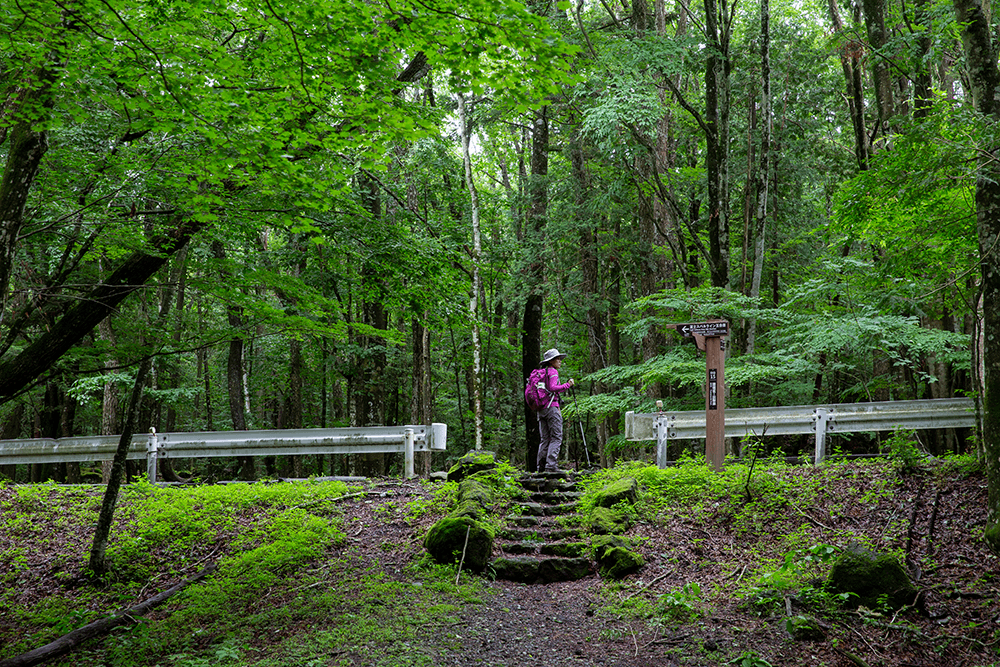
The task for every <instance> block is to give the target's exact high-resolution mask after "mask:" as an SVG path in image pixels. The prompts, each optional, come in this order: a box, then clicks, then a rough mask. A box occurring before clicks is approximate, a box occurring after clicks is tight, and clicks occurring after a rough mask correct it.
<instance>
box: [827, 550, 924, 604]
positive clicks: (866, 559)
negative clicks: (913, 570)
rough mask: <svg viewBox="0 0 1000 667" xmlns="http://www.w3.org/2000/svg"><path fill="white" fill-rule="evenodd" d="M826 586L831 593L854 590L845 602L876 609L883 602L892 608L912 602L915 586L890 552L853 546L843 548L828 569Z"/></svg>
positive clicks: (914, 595) (915, 592)
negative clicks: (882, 552)
mask: <svg viewBox="0 0 1000 667" xmlns="http://www.w3.org/2000/svg"><path fill="white" fill-rule="evenodd" d="M826 585H827V588H828V589H829V590H830V591H831V592H833V593H834V594H842V593H853V594H854V595H851V596H850V597H849V598H848V599H847V601H846V602H845V605H846V606H848V607H851V608H855V607H858V606H865V607H869V608H876V607H878V606H879V605H880V604H881V603H882V602H884V603H886V604H888V605H889V606H890V607H891V608H893V609H899V608H900V607H902V606H904V605H907V604H911V603H912V602H913V600H914V598H915V597H916V594H917V589H916V587H914V585H913V584H912V583H911V582H910V577H909V575H908V574H907V573H906V570H905V569H904V568H903V565H902V564H901V563H900V562H899V559H898V558H897V557H896V556H894V555H892V554H877V553H874V552H872V551H869V550H868V549H864V548H860V547H855V548H850V549H847V550H845V551H844V552H843V553H842V554H841V555H840V556H838V557H837V560H836V561H834V563H833V567H832V568H831V569H830V577H829V578H828V579H827V582H826Z"/></svg>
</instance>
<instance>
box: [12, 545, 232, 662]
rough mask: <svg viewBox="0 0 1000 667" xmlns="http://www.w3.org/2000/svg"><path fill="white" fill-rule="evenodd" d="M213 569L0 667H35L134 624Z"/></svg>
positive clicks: (212, 569) (208, 568)
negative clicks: (128, 624)
mask: <svg viewBox="0 0 1000 667" xmlns="http://www.w3.org/2000/svg"><path fill="white" fill-rule="evenodd" d="M214 571H215V564H214V563H213V564H212V565H209V566H208V567H206V568H204V569H203V570H201V571H200V572H198V573H197V574H195V575H193V576H191V577H189V578H187V579H185V580H184V581H182V582H180V583H179V584H177V585H175V586H172V587H170V588H168V589H167V590H165V591H163V592H162V593H160V594H159V595H156V596H154V597H151V598H149V599H148V600H146V601H145V602H142V603H140V604H137V605H136V606H134V607H131V608H129V609H125V610H123V611H120V612H118V613H116V614H113V615H111V616H106V617H104V618H101V619H98V620H96V621H94V622H93V623H88V624H87V625H85V626H83V627H81V628H77V629H76V630H73V631H72V632H68V633H66V634H65V635H63V636H62V637H60V638H59V639H56V640H54V641H51V642H49V643H48V644H46V645H45V646H40V647H38V648H36V649H33V650H31V651H28V652H27V653H22V654H21V655H19V656H17V657H14V658H7V659H6V660H0V667H32V666H33V665H40V664H42V663H45V662H48V661H49V660H54V659H55V658H58V657H60V656H63V655H66V654H67V653H69V652H70V651H72V650H73V649H75V648H76V647H77V646H79V645H80V644H82V643H83V642H85V641H87V640H88V639H92V638H94V637H98V636H100V635H103V634H106V633H108V632H110V631H111V630H112V629H114V628H117V627H118V626H120V625H125V624H127V623H132V622H133V621H134V620H135V617H136V616H144V615H146V614H148V613H149V612H151V611H152V610H153V609H154V608H156V607H158V606H159V605H161V604H163V603H164V602H165V601H166V600H167V599H168V598H170V596H172V595H174V594H175V593H177V592H179V591H180V590H182V589H183V588H185V587H186V586H189V585H190V584H193V583H194V582H196V581H198V580H200V579H203V578H205V577H206V576H208V575H209V574H211V573H212V572H214Z"/></svg>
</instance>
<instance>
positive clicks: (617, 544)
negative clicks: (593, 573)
mask: <svg viewBox="0 0 1000 667" xmlns="http://www.w3.org/2000/svg"><path fill="white" fill-rule="evenodd" d="M591 546H592V547H593V549H594V559H595V560H596V561H597V568H598V570H599V571H600V573H601V576H602V577H604V578H605V579H622V578H624V577H627V576H628V575H630V574H634V573H635V572H638V571H639V570H641V569H642V566H643V565H645V561H644V560H643V558H642V556H641V555H640V554H637V553H635V552H634V551H632V550H631V549H629V547H628V543H627V542H626V541H625V540H623V539H622V538H620V537H618V536H616V535H595V536H594V538H593V540H592V541H591Z"/></svg>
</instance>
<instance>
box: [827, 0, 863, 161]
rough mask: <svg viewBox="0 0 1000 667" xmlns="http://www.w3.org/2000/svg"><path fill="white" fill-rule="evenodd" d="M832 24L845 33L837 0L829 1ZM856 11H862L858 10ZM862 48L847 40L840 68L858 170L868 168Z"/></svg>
mask: <svg viewBox="0 0 1000 667" xmlns="http://www.w3.org/2000/svg"><path fill="white" fill-rule="evenodd" d="M827 6H828V7H829V10H830V22H831V23H832V24H833V30H834V32H837V33H843V32H844V22H843V21H842V20H841V18H840V9H839V8H838V6H837V0H829V1H828V3H827ZM856 11H860V9H857V10H856ZM860 58H861V47H860V45H858V44H857V42H856V41H852V40H845V43H844V46H843V47H842V51H841V53H840V66H841V68H842V69H843V70H844V84H845V87H846V90H847V108H848V112H849V113H850V116H851V126H852V127H853V129H854V155H855V158H856V159H857V161H858V168H860V169H867V168H868V153H869V147H868V131H867V128H866V127H865V104H864V94H863V88H862V82H861V60H860Z"/></svg>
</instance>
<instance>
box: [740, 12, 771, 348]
mask: <svg viewBox="0 0 1000 667" xmlns="http://www.w3.org/2000/svg"><path fill="white" fill-rule="evenodd" d="M760 82H761V94H760V163H759V164H758V165H757V184H756V193H757V201H756V204H755V207H754V216H753V249H754V252H753V273H752V275H751V278H750V298H751V299H756V298H757V297H759V296H760V281H761V276H763V274H764V232H765V231H766V229H767V195H768V184H769V183H770V173H771V134H772V128H773V127H774V119H773V117H772V113H771V8H770V4H769V2H768V0H760ZM756 343H757V319H756V318H753V319H751V320H750V325H749V327H748V329H747V344H746V350H747V354H753V353H754V347H755V345H756Z"/></svg>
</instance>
